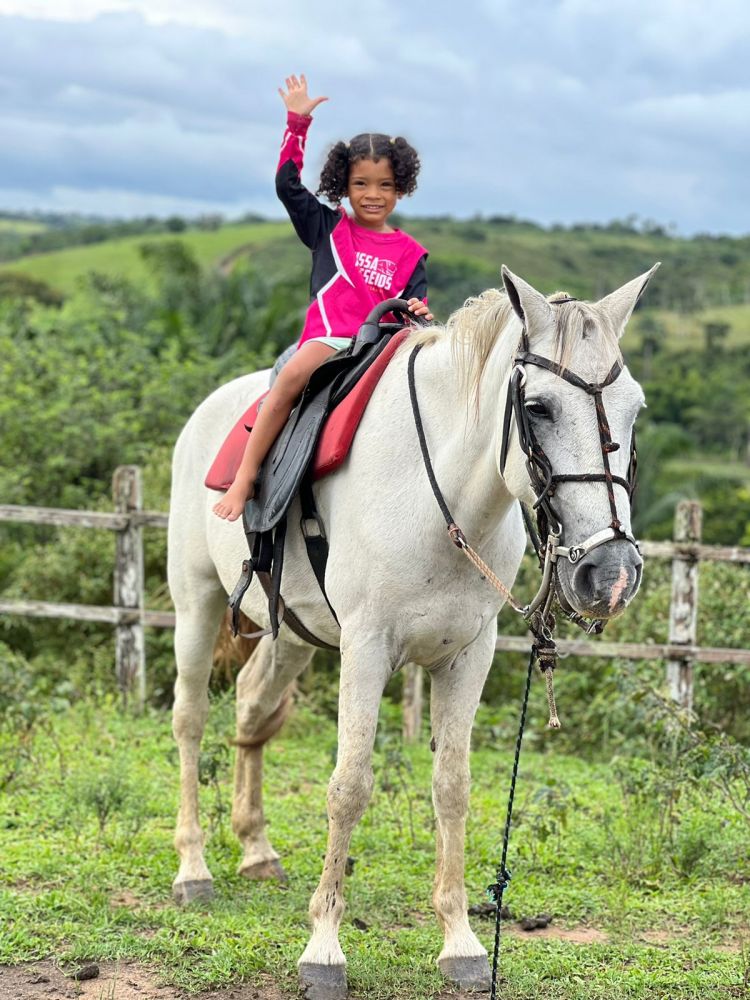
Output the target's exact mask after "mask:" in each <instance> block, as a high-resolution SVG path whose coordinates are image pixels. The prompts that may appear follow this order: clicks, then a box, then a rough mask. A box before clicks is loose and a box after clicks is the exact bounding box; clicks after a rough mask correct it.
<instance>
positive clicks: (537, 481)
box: [407, 297, 638, 1000]
mask: <svg viewBox="0 0 750 1000" xmlns="http://www.w3.org/2000/svg"><path fill="white" fill-rule="evenodd" d="M575 301H577V300H576V299H573V298H570V297H565V298H558V299H554V300H553V301H552V302H550V305H553V306H554V305H561V304H562V303H565V302H575ZM423 346H424V345H423V344H417V346H416V347H415V348H414V349H413V350H412V352H411V354H410V355H409V363H408V369H407V372H408V382H409V396H410V399H411V406H412V413H413V415H414V423H415V426H416V430H417V436H418V438H419V445H420V449H421V452H422V459H423V461H424V465H425V470H426V472H427V477H428V479H429V481H430V486H431V487H432V492H433V494H434V496H435V499H436V501H437V503H438V506H439V507H440V510H441V512H442V514H443V517H444V519H445V522H446V525H447V528H448V533H449V536H450V539H451V541H452V542H453V544H454V545H456V546H457V547H458V548H459V549H460V550H461V551H462V552H463V553H464V555H465V556H466V557H467V558H468V559H469V561H470V562H471V563H472V564H473V565H474V566H475V567H476V568H477V569H478V570H479V572H480V573H482V575H483V576H484V577H485V578H486V579H487V581H488V582H489V583H490V584H491V585H492V586H493V587H495V589H496V590H498V591H499V592H500V593H501V594H502V595H503V596H504V597H505V598H506V600H507V602H508V604H509V605H510V606H511V607H512V608H513V610H514V611H516V612H517V613H518V614H520V615H522V616H523V618H524V620H525V622H526V625H527V628H528V629H529V631H530V632H531V634H532V637H533V639H532V645H531V651H530V654H529V662H528V668H527V672H526V686H525V689H524V696H523V702H522V706H521V715H520V720H519V727H518V735H517V738H516V748H515V755H514V760H513V769H512V774H511V782H510V791H509V795H508V807H507V813H506V820H505V827H504V832H503V847H502V856H501V859H500V863H499V865H498V867H497V871H496V880H495V882H494V883H493V884H492V885H490V886H488V890H487V891H488V893H489V895H490V897H491V898H492V899H493V900H494V902H495V943H494V951H493V957H492V982H491V991H490V1000H495V997H496V990H497V973H498V965H499V956H500V926H501V922H502V903H503V893H504V891H505V889H506V888H507V886H508V883H509V882H510V877H511V873H510V871H509V870H508V868H507V865H506V861H507V855H508V845H509V841H510V828H511V819H512V815H513V801H514V797H515V789H516V781H517V778H518V765H519V760H520V755H521V744H522V741H523V733H524V728H525V725H526V712H527V707H528V700H529V692H530V689H531V675H532V671H533V666H534V662H535V661H538V663H539V669H540V671H541V672H542V673H543V674H544V676H545V681H546V687H547V701H548V705H549V712H550V717H549V727H550V728H552V729H559V728H560V721H559V719H558V716H557V708H556V706H555V697H554V688H553V680H552V676H553V672H554V669H555V666H556V665H557V658H558V652H557V646H556V643H555V640H554V630H555V624H556V623H555V617H554V614H553V612H552V608H553V604H554V603H555V601H556V602H557V606H558V607H559V608H560V610H561V611H562V613H563V614H564V615H565V617H566V618H568V619H569V620H570V621H572V622H573V623H574V624H576V625H578V626H579V627H580V628H582V629H584V631H585V632H586V633H587V634H591V633H596V634H600V633H601V632H602V631H603V630H604V627H605V625H606V622H605V621H604V620H602V619H598V618H594V619H591V620H587V617H586V616H584V615H580V614H579V613H578V612H576V611H575V610H574V609H573V608H572V607H571V606H570V604H569V602H568V601H567V599H566V598H565V596H564V594H563V592H562V588H561V587H560V586H559V581H558V578H557V561H558V559H559V558H564V559H565V558H567V560H568V561H569V562H570V563H571V564H572V565H575V564H576V563H578V562H580V561H581V559H583V558H584V557H585V556H587V555H588V554H589V552H592V551H593V550H594V549H596V548H598V547H599V546H600V545H604V544H606V543H607V542H611V541H616V540H624V541H627V542H629V543H630V544H632V545H633V546H635V548H636V549H638V543H637V542H636V540H635V538H634V537H633V535H632V534H630V532H628V531H626V530H625V529H624V528H623V527H622V521H621V520H620V518H619V516H618V512H617V502H616V499H615V492H614V487H615V485H618V486H622V487H623V488H624V489H625V490H626V492H627V495H628V500H629V501H630V500H632V496H633V492H634V490H635V483H636V468H637V456H636V447H635V432H633V435H632V437H631V442H630V458H629V462H628V470H627V478H625V479H624V478H622V477H621V476H616V475H613V473H612V469H611V467H610V462H609V456H610V455H611V454H612V453H613V452H616V451H618V450H619V448H620V445H619V444H618V443H617V442H615V441H613V440H612V434H611V431H610V426H609V421H608V419H607V414H606V410H605V407H604V400H603V398H602V394H603V392H604V390H605V389H606V388H607V387H608V386H610V385H612V384H613V383H614V382H615V381H616V379H617V378H618V377H619V376H620V374H621V373H622V371H623V368H624V366H623V363H622V361H621V360H619V359H618V360H617V361H616V362H615V363H614V364H613V366H612V368H611V369H610V371H609V373H608V374H607V376H606V377H605V378H604V380H603V381H602V382H598V383H597V382H587V381H586V380H585V379H583V378H582V377H581V376H580V375H577V374H576V373H575V372H573V371H570V369H568V368H565V367H563V366H562V365H560V364H558V363H557V362H555V361H551V360H550V359H549V358H545V357H542V356H540V355H538V354H534V353H532V352H531V351H530V349H529V337H528V332H527V330H526V324H525V322H524V324H523V328H522V331H521V337H520V341H519V345H518V348H517V349H516V353H515V357H514V359H513V368H512V370H511V374H510V378H509V380H508V390H507V396H506V401H505V413H504V418H503V437H502V446H501V451H500V472H501V474H503V473H504V471H505V465H506V461H507V457H508V450H509V447H510V438H511V433H512V429H513V423H514V420H513V418H514V417H515V427H516V432H517V434H518V442H519V445H520V447H521V450H522V451H523V453H524V455H525V456H526V469H527V472H528V475H529V480H530V483H531V488H532V490H533V492H534V495H535V498H536V500H535V503H534V505H533V508H532V510H533V512H535V514H536V525H535V524H534V523H533V519H532V515H531V514H530V513H529V512H528V511H527V509H526V507H525V506H524V505H523V504H522V505H521V510H522V512H523V516H524V522H525V525H526V529H527V531H528V533H529V537H530V538H531V542H532V544H533V546H534V550H535V551H536V555H537V559H538V561H539V566H540V569H541V573H542V578H541V581H540V584H539V588H538V590H537V593H536V594H535V596H534V597H533V598H532V599H531V601H530V602H529V603H528V604H522V603H521V602H520V601H518V600H517V599H516V598H515V597H514V595H513V593H512V592H511V590H510V589H509V588H508V587H506V586H505V584H504V583H503V582H502V581H501V580H500V579H499V578H498V577H497V575H496V574H495V573H494V572H493V571H492V569H491V568H490V567H489V566H488V565H487V564H486V563H485V562H484V560H483V559H482V558H481V556H480V555H479V554H478V553H477V552H476V551H475V550H474V549H473V548H472V547H471V545H470V544H469V542H468V541H467V539H466V536H465V535H464V533H463V531H462V530H461V528H460V527H459V526H458V525H457V524H456V522H455V520H454V518H453V515H452V514H451V512H450V509H449V508H448V505H447V503H446V501H445V498H444V496H443V494H442V491H441V490H440V487H439V485H438V482H437V479H436V478H435V471H434V469H433V466H432V461H431V459H430V453H429V449H428V446H427V440H426V437H425V433H424V427H423V424H422V418H421V414H420V412H419V404H418V400H417V389H416V380H415V363H416V359H417V355H418V354H419V352H420V350H421V349H422V347H423ZM526 365H535V366H536V367H538V368H544V369H545V370H547V371H550V372H552V374H553V375H556V376H558V378H561V379H564V381H566V382H568V383H569V384H570V385H573V386H575V387H576V388H577V389H582V390H583V391H584V392H585V393H587V394H588V395H589V396H592V397H593V399H594V406H595V410H596V420H597V428H598V432H599V442H600V445H601V454H602V467H603V471H602V472H585V473H565V474H556V473H554V472H553V470H552V463H551V462H550V460H549V458H548V457H547V455H546V453H545V452H544V449H543V448H542V446H541V444H540V443H539V440H538V438H537V436H536V434H535V433H534V428H533V426H532V423H531V420H530V419H529V413H528V409H527V405H526V394H525V386H526V367H525V366H526ZM562 482H583V483H604V485H605V487H606V490H607V497H608V501H609V509H610V513H611V520H610V522H609V525H608V526H607V527H606V528H603V529H601V530H600V531H597V532H595V533H594V534H592V535H590V536H589V537H588V538H586V539H585V540H584V541H583V542H580V543H579V544H577V545H572V546H564V545H562V544H561V541H562V539H563V534H564V531H563V524H562V520H561V518H560V517H559V516H558V514H557V513H556V511H555V509H554V507H553V506H552V500H553V497H554V495H555V490H556V487H557V484H558V483H562ZM542 539H545V541H544V543H542Z"/></svg>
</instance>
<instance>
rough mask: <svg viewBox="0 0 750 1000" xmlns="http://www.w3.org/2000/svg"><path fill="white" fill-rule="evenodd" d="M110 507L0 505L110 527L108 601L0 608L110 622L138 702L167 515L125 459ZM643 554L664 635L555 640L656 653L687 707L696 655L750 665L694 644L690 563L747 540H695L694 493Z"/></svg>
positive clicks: (33, 517) (1, 512)
mask: <svg viewBox="0 0 750 1000" xmlns="http://www.w3.org/2000/svg"><path fill="white" fill-rule="evenodd" d="M112 492H113V499H114V513H112V514H107V513H99V512H92V511H81V510H59V509H56V508H52V507H19V506H13V505H0V521H6V522H15V523H17V524H43V525H47V526H57V527H70V526H75V527H79V528H87V529H91V528H98V529H104V530H108V531H114V532H116V538H117V543H116V553H115V572H114V594H113V604H112V606H109V607H100V606H94V605H87V604H55V603H52V602H49V601H20V600H6V599H0V613H2V614H8V615H24V616H30V617H33V618H68V619H74V620H78V621H89V622H105V623H107V624H110V625H113V626H114V627H115V669H116V672H117V679H118V683H119V684H120V686H121V688H122V690H123V692H124V693H126V694H128V695H131V696H132V697H134V698H135V700H136V702H137V703H138V704H139V705H142V704H143V702H144V700H145V696H146V657H145V643H144V629H145V628H173V627H174V623H175V616H174V614H172V613H171V612H162V611H149V610H148V609H146V608H145V607H144V576H143V528H144V527H158V528H165V527H166V525H167V515H166V514H163V513H160V512H157V511H147V510H144V509H143V503H142V488H141V474H140V469H139V468H138V467H137V466H133V465H125V466H121V467H120V468H118V469H117V470H116V471H115V474H114V478H113V490H112ZM641 551H642V553H643V555H644V557H645V558H647V559H671V560H672V596H671V601H670V610H669V633H668V637H667V642H666V643H634V642H607V641H606V640H602V639H561V640H559V642H558V648H559V650H560V652H561V653H563V654H570V655H573V656H603V657H622V658H624V659H630V660H646V659H648V660H653V659H663V660H665V661H666V663H667V680H668V683H669V689H670V692H671V695H672V697H673V698H674V699H675V701H677V702H679V703H680V704H681V705H683V706H684V707H686V708H690V707H692V699H693V668H694V665H695V663H696V662H701V663H733V664H743V665H750V649H722V648H710V647H705V646H698V645H696V621H697V613H698V593H699V590H698V582H699V579H698V578H699V574H698V569H699V565H700V563H701V562H717V561H718V562H731V563H738V564H745V565H748V564H750V548H739V547H731V546H722V545H703V544H702V543H701V508H700V504H698V503H697V502H695V501H683V502H682V503H680V504H678V506H677V511H676V514H675V533H674V541H672V542H642V543H641ZM496 648H497V649H499V650H507V651H512V652H527V651H528V649H529V639H528V637H527V636H508V635H501V636H499V637H498V640H497V646H496ZM421 676H422V672H421V671H413V670H412V671H410V672H409V674H408V677H407V683H406V685H405V691H406V698H405V702H406V705H405V719H404V733H405V736H406V737H407V738H416V736H417V735H418V733H419V728H420V722H421V716H422V707H421V706H422V693H421Z"/></svg>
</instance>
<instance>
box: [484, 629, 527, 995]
mask: <svg viewBox="0 0 750 1000" xmlns="http://www.w3.org/2000/svg"><path fill="white" fill-rule="evenodd" d="M535 659H536V652H535V650H534V649H532V650H531V654H530V655H529V666H528V669H527V671H526V689H525V691H524V693H523V703H522V705H521V718H520V720H519V723H518V736H517V737H516V754H515V757H514V758H513V773H512V775H511V779H510V792H509V793H508V811H507V813H506V816H505V829H504V831H503V853H502V857H501V858H500V864H499V865H498V868H497V873H496V876H495V877H496V878H497V882H494V883H493V884H492V885H489V886H487V892H488V893H489V895H490V897H491V898H492V899H494V900H495V948H494V951H493V952H492V982H491V986H490V1000H496V996H497V970H498V967H499V965H500V925H501V923H502V919H503V915H502V909H503V893H504V892H505V890H506V888H507V887H508V883H509V882H510V871H509V870H508V868H507V866H506V861H507V859H508V844H509V843H510V826H511V820H512V818H513V799H514V798H515V795H516V779H517V778H518V763H519V761H520V759H521V743H522V742H523V731H524V728H525V726H526V709H527V707H528V704H529V691H530V690H531V672H532V670H533V669H534V660H535Z"/></svg>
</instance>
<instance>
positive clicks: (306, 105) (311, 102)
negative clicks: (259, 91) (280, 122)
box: [279, 73, 328, 115]
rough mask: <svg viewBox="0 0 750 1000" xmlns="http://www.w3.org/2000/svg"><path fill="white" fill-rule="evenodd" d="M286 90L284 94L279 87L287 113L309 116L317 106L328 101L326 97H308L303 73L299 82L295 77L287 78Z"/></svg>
mask: <svg viewBox="0 0 750 1000" xmlns="http://www.w3.org/2000/svg"><path fill="white" fill-rule="evenodd" d="M286 88H287V92H286V93H284V91H283V90H282V89H281V87H279V93H280V94H281V100H282V101H283V102H284V104H286V107H287V111H294V112H295V114H298V115H311V114H312V113H313V111H314V110H315V108H317V106H318V105H319V104H322V103H323V101H327V100H328V98H327V97H310V95H309V94H308V93H307V80H306V79H305V74H304V73H301V74H300V78H299V80H298V79H297V77H296V76H288V77H287V78H286Z"/></svg>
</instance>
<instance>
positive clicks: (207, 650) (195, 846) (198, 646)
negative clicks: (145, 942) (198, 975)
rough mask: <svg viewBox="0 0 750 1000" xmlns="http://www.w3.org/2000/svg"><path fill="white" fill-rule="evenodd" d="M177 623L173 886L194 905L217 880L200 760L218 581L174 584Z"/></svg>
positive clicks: (220, 605)
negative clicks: (188, 587)
mask: <svg viewBox="0 0 750 1000" xmlns="http://www.w3.org/2000/svg"><path fill="white" fill-rule="evenodd" d="M172 595H173V598H174V601H175V611H176V616H177V622H176V627H175V639H174V648H175V659H176V661H177V681H176V682H175V689H174V691H175V697H174V710H173V714H172V730H173V732H174V737H175V740H176V741H177V746H178V749H179V753H180V809H179V813H178V815H177V829H176V830H175V840H174V843H175V847H176V848H177V853H178V854H179V856H180V869H179V871H178V873H177V877H176V878H175V880H174V883H173V885H172V891H173V893H174V896H175V899H176V900H177V901H178V902H180V903H189V902H191V901H192V900H194V899H198V898H210V897H211V896H212V895H213V879H212V877H211V873H210V872H209V870H208V868H207V866H206V862H205V861H204V859H203V833H202V831H201V827H200V821H199V818H198V759H199V755H200V744H201V739H202V737H203V729H204V727H205V725H206V718H207V716H208V679H209V676H210V674H211V666H212V663H213V649H214V643H215V641H216V633H217V631H218V628H219V623H220V622H221V619H222V616H223V614H224V612H225V610H226V594H225V593H224V591H223V590H222V589H221V587H220V585H219V582H218V580H216V581H215V582H214V581H211V582H210V583H209V582H206V584H205V586H203V587H201V588H200V589H196V590H195V591H191V593H190V595H189V596H188V595H186V594H180V593H179V592H178V588H177V587H176V586H175V585H174V584H173V583H172Z"/></svg>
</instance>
